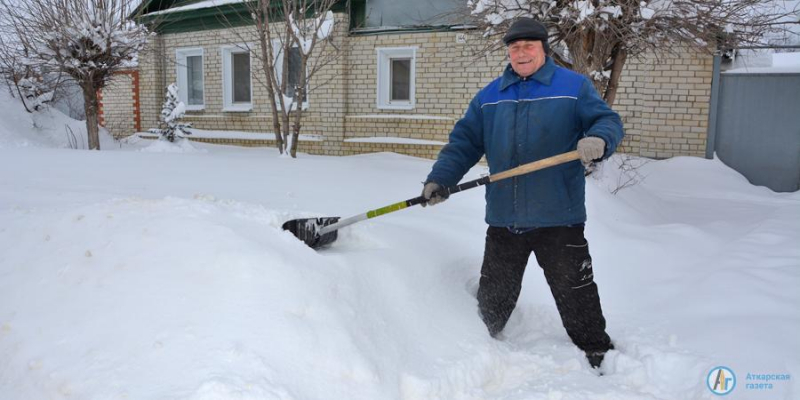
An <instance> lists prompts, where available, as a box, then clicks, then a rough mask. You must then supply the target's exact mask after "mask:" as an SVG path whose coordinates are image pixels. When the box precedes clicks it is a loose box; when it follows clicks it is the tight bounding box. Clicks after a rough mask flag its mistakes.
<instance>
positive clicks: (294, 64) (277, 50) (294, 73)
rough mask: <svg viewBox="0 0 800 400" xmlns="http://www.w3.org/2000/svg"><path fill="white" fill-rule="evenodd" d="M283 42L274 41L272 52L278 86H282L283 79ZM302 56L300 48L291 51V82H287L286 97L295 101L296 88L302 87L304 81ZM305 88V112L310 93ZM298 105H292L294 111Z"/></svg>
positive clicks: (293, 48)
mask: <svg viewBox="0 0 800 400" xmlns="http://www.w3.org/2000/svg"><path fill="white" fill-rule="evenodd" d="M282 50H283V49H282V46H281V42H280V41H279V40H273V41H272V51H273V54H275V55H276V57H275V69H276V70H275V73H276V74H277V78H278V84H280V80H281V78H282V77H283V51H282ZM301 57H302V54H301V53H300V48H299V47H292V48H291V49H290V50H289V81H288V82H287V83H288V85H287V88H286V91H287V92H288V93H286V95H287V96H288V97H289V98H291V99H294V92H295V91H294V88H296V87H298V86H302V85H301V83H302V79H303V74H302V73H301V72H302V71H301V69H300V66H301V64H302V59H301ZM306 89H307V87H306V88H304V90H303V108H302V109H303V110H305V109H307V108H308V91H307V90H306ZM296 107H297V104H296V103H295V102H293V103H292V108H291V109H292V110H295V109H297V108H296Z"/></svg>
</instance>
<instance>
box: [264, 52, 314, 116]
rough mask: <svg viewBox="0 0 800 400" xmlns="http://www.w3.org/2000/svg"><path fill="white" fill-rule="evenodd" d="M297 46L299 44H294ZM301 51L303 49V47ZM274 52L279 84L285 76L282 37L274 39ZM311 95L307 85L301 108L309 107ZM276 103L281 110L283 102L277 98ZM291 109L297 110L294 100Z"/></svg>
mask: <svg viewBox="0 0 800 400" xmlns="http://www.w3.org/2000/svg"><path fill="white" fill-rule="evenodd" d="M294 47H297V46H294ZM300 51H303V50H302V49H301V50H300ZM272 54H273V55H274V56H275V78H276V79H277V80H278V85H280V84H281V77H283V43H281V40H280V39H272ZM306 76H308V66H307V65H306ZM309 97H311V94H310V93H309V90H308V87H306V98H305V99H303V105H302V107H301V109H302V110H303V111H305V110H307V109H308V98H309ZM275 104H276V105H277V106H278V110H279V111H280V110H281V102H280V101H279V100H278V99H277V98H276V99H275ZM289 110H290V111H294V110H297V103H295V102H292V108H290V109H289Z"/></svg>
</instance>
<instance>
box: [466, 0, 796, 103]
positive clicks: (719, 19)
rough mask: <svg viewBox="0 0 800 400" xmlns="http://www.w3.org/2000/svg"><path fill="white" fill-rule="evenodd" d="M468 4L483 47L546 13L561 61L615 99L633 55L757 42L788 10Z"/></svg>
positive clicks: (768, 0) (636, 0) (756, 5)
mask: <svg viewBox="0 0 800 400" xmlns="http://www.w3.org/2000/svg"><path fill="white" fill-rule="evenodd" d="M468 8H469V11H470V12H471V14H472V16H473V17H474V18H475V21H476V24H477V25H478V26H479V27H480V28H482V29H483V30H484V32H485V35H486V36H488V37H490V38H493V39H494V40H491V41H490V42H489V44H488V45H487V46H486V47H484V48H482V51H483V52H488V51H494V50H497V49H498V48H499V47H500V42H499V34H500V33H502V32H504V31H505V30H506V29H507V28H508V26H509V25H510V23H511V22H513V20H514V19H515V18H517V17H521V16H527V17H533V18H535V19H538V20H540V21H542V22H543V23H544V24H545V25H546V26H547V27H548V30H549V31H550V43H551V47H554V48H558V49H560V51H554V52H553V54H552V56H553V58H554V59H555V60H556V62H558V63H559V64H561V65H564V66H566V67H568V68H571V69H573V70H575V71H577V72H579V73H582V74H584V75H586V76H588V77H590V78H592V80H593V82H594V85H595V87H596V88H597V90H598V91H599V92H600V93H601V94H602V95H603V98H604V99H605V100H606V102H607V103H608V104H610V105H611V104H613V103H614V99H615V96H616V93H617V87H618V85H619V79H620V76H621V74H622V68H623V66H624V65H625V61H626V60H627V59H628V58H629V57H639V56H641V55H643V54H644V53H645V52H652V53H653V54H656V55H659V54H668V53H674V52H675V51H680V49H686V48H693V49H696V50H699V51H701V52H708V53H710V52H714V51H717V50H718V49H732V48H735V47H738V46H741V45H743V44H757V43H759V42H760V40H761V39H762V38H763V37H764V36H765V35H766V34H768V33H771V32H775V31H781V30H784V24H785V22H782V21H783V18H784V17H785V16H786V15H788V14H790V13H789V12H786V10H783V9H782V8H778V7H776V6H775V2H774V1H773V0H575V1H564V0H468Z"/></svg>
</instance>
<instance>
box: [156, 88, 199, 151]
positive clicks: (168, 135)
mask: <svg viewBox="0 0 800 400" xmlns="http://www.w3.org/2000/svg"><path fill="white" fill-rule="evenodd" d="M185 113H186V105H184V104H183V102H182V101H180V99H179V98H178V85H176V84H174V83H172V84H170V85H169V86H168V87H167V94H166V96H165V98H164V106H163V107H162V108H161V121H162V122H163V123H164V124H165V125H166V126H167V127H166V128H164V129H160V130H159V134H160V135H161V139H162V140H167V141H170V142H174V141H175V138H176V137H177V138H178V139H185V138H186V135H191V134H192V133H191V132H189V129H188V128H190V127H191V126H192V124H184V123H181V119H182V118H183V115H184V114H185Z"/></svg>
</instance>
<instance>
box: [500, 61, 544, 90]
mask: <svg viewBox="0 0 800 400" xmlns="http://www.w3.org/2000/svg"><path fill="white" fill-rule="evenodd" d="M556 68H557V67H556V64H555V63H554V62H553V59H552V58H550V57H547V58H546V59H545V62H544V65H542V67H541V68H539V70H538V71H536V72H534V73H533V75H531V76H530V77H528V79H533V80H535V81H537V82H539V83H541V84H543V85H547V86H550V82H551V81H552V80H553V74H554V73H555V72H556ZM519 81H522V78H520V76H519V75H517V73H516V72H514V70H513V69H512V68H511V63H509V64H508V65H507V66H506V70H505V71H504V72H503V79H502V82H501V83H500V90H505V89H506V88H507V87H509V86H511V85H513V84H515V83H517V82H519Z"/></svg>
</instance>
